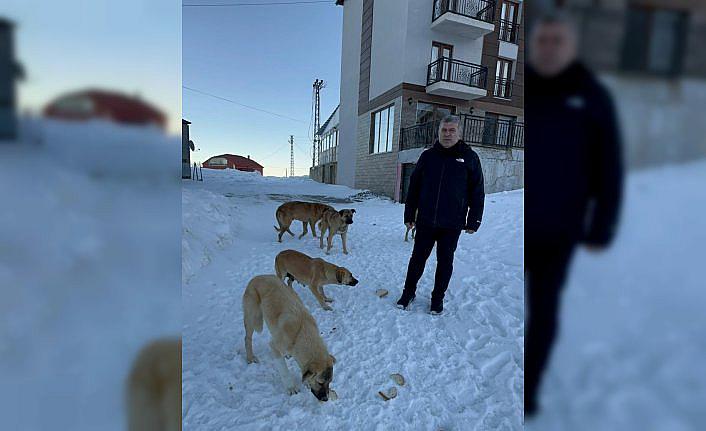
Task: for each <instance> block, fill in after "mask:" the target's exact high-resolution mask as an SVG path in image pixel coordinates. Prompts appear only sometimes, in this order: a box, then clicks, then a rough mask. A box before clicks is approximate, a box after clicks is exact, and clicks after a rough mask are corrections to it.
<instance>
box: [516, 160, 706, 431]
mask: <svg viewBox="0 0 706 431" xmlns="http://www.w3.org/2000/svg"><path fill="white" fill-rule="evenodd" d="M704 185H706V161H700V162H693V163H689V164H684V165H674V166H669V167H663V168H658V169H654V170H649V171H644V172H637V173H634V174H632V175H631V176H630V177H629V179H628V181H627V186H626V195H625V203H624V210H623V214H622V225H621V228H620V231H619V235H618V237H617V238H616V241H615V244H614V246H613V247H612V248H611V249H609V250H608V251H607V252H605V253H601V254H595V253H589V252H586V251H581V252H579V253H578V254H577V256H576V258H575V260H574V265H573V271H572V273H571V276H570V279H569V281H568V284H567V286H566V290H565V295H564V299H563V305H562V307H563V309H562V318H561V330H560V337H559V340H558V343H557V346H556V350H555V354H554V356H553V357H552V360H551V363H550V368H549V371H548V375H547V378H546V382H545V384H544V386H543V390H542V393H541V399H542V402H543V404H544V406H545V408H544V409H543V411H541V413H540V414H539V415H538V417H537V418H536V420H534V421H531V422H528V423H527V428H526V429H527V430H530V431H534V430H536V431H553V430H557V431H559V430H579V431H581V430H627V431H631V430H636V431H638V430H639V431H642V430H668V431H682V430H684V431H686V430H703V429H705V428H704V427H705V426H706V425H705V424H706V409H704V406H705V405H706V373H705V372H704V371H703V366H702V364H703V360H704V358H705V357H706V336H705V334H704V328H706V313H704V304H705V303H706V290H705V289H704V287H705V286H706V283H704V277H703V266H704V263H705V262H706V254H705V253H704V244H706V225H705V224H704V213H705V212H706V187H704Z"/></svg>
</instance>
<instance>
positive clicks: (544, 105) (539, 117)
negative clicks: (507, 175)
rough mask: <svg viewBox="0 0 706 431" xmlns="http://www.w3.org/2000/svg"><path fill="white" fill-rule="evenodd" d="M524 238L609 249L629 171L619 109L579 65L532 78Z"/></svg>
mask: <svg viewBox="0 0 706 431" xmlns="http://www.w3.org/2000/svg"><path fill="white" fill-rule="evenodd" d="M525 124H526V128H525V148H526V152H525V241H526V243H527V244H528V245H530V246H532V245H533V244H537V245H538V244H543V245H549V244H551V243H553V244H574V243H577V242H584V243H589V244H595V245H605V244H608V243H609V242H610V241H611V239H612V238H613V235H614V232H615V227H616V224H617V220H618V213H619V207H620V197H621V185H622V177H623V167H622V161H621V160H622V159H621V144H620V133H619V131H618V125H617V119H616V115H615V109H614V108H613V103H612V100H611V98H610V95H609V94H608V92H607V91H606V89H605V88H604V87H603V86H602V85H601V84H600V83H599V82H598V80H596V78H594V76H593V74H592V73H591V72H590V71H588V70H587V69H586V68H585V67H584V66H582V65H581V64H580V63H574V64H572V65H571V66H569V67H568V68H567V69H566V70H565V71H564V72H562V73H561V74H560V75H558V76H556V77H553V78H542V77H541V76H539V75H537V73H536V72H534V71H533V70H532V68H531V67H529V66H528V67H527V68H526V74H525Z"/></svg>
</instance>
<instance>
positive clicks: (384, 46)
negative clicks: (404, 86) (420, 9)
mask: <svg viewBox="0 0 706 431" xmlns="http://www.w3.org/2000/svg"><path fill="white" fill-rule="evenodd" d="M413 1H416V0H413ZM422 1H425V2H428V1H430V0H422ZM410 3H411V2H410ZM407 4H408V1H407V0H376V1H375V3H374V4H373V40H372V47H371V51H370V99H371V100H372V99H374V98H375V97H377V96H379V95H381V94H382V93H384V92H386V91H387V90H389V89H391V88H393V87H395V86H397V85H399V84H401V83H402V80H403V79H404V67H403V65H404V56H405V51H404V46H405V36H406V34H405V33H406V32H407Z"/></svg>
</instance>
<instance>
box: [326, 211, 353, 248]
mask: <svg viewBox="0 0 706 431" xmlns="http://www.w3.org/2000/svg"><path fill="white" fill-rule="evenodd" d="M353 214H355V210H354V209H345V210H340V211H336V210H334V209H330V210H326V211H324V213H323V215H322V216H321V221H320V222H319V231H320V232H321V233H320V236H319V247H320V248H324V233H325V232H326V231H327V230H328V247H327V248H326V254H329V252H330V251H331V246H332V245H331V242H332V241H333V236H334V235H336V234H339V235H341V242H342V243H343V254H348V249H347V248H346V239H347V237H348V225H351V224H353Z"/></svg>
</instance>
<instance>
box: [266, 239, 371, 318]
mask: <svg viewBox="0 0 706 431" xmlns="http://www.w3.org/2000/svg"><path fill="white" fill-rule="evenodd" d="M275 273H276V274H277V277H279V279H280V280H283V281H284V279H285V278H288V281H287V284H288V285H289V287H292V285H293V284H294V280H296V281H298V282H300V283H302V284H305V285H306V286H307V287H308V288H309V290H311V293H313V294H314V296H315V297H316V300H317V301H319V304H320V305H321V308H323V309H324V310H332V308H331V307H330V306H329V305H328V304H327V302H333V299H331V298H329V297H327V296H326V294H325V293H324V285H326V284H339V285H347V286H355V285H356V284H358V280H356V278H355V277H353V274H351V272H350V271H349V270H347V269H346V268H343V267H342V266H336V265H334V264H332V263H329V262H326V261H325V260H323V259H320V258H316V259H314V258H311V257H309V256H307V255H305V254H304V253H300V252H298V251H296V250H284V251H283V252H281V253H279V254H278V255H277V257H275Z"/></svg>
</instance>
